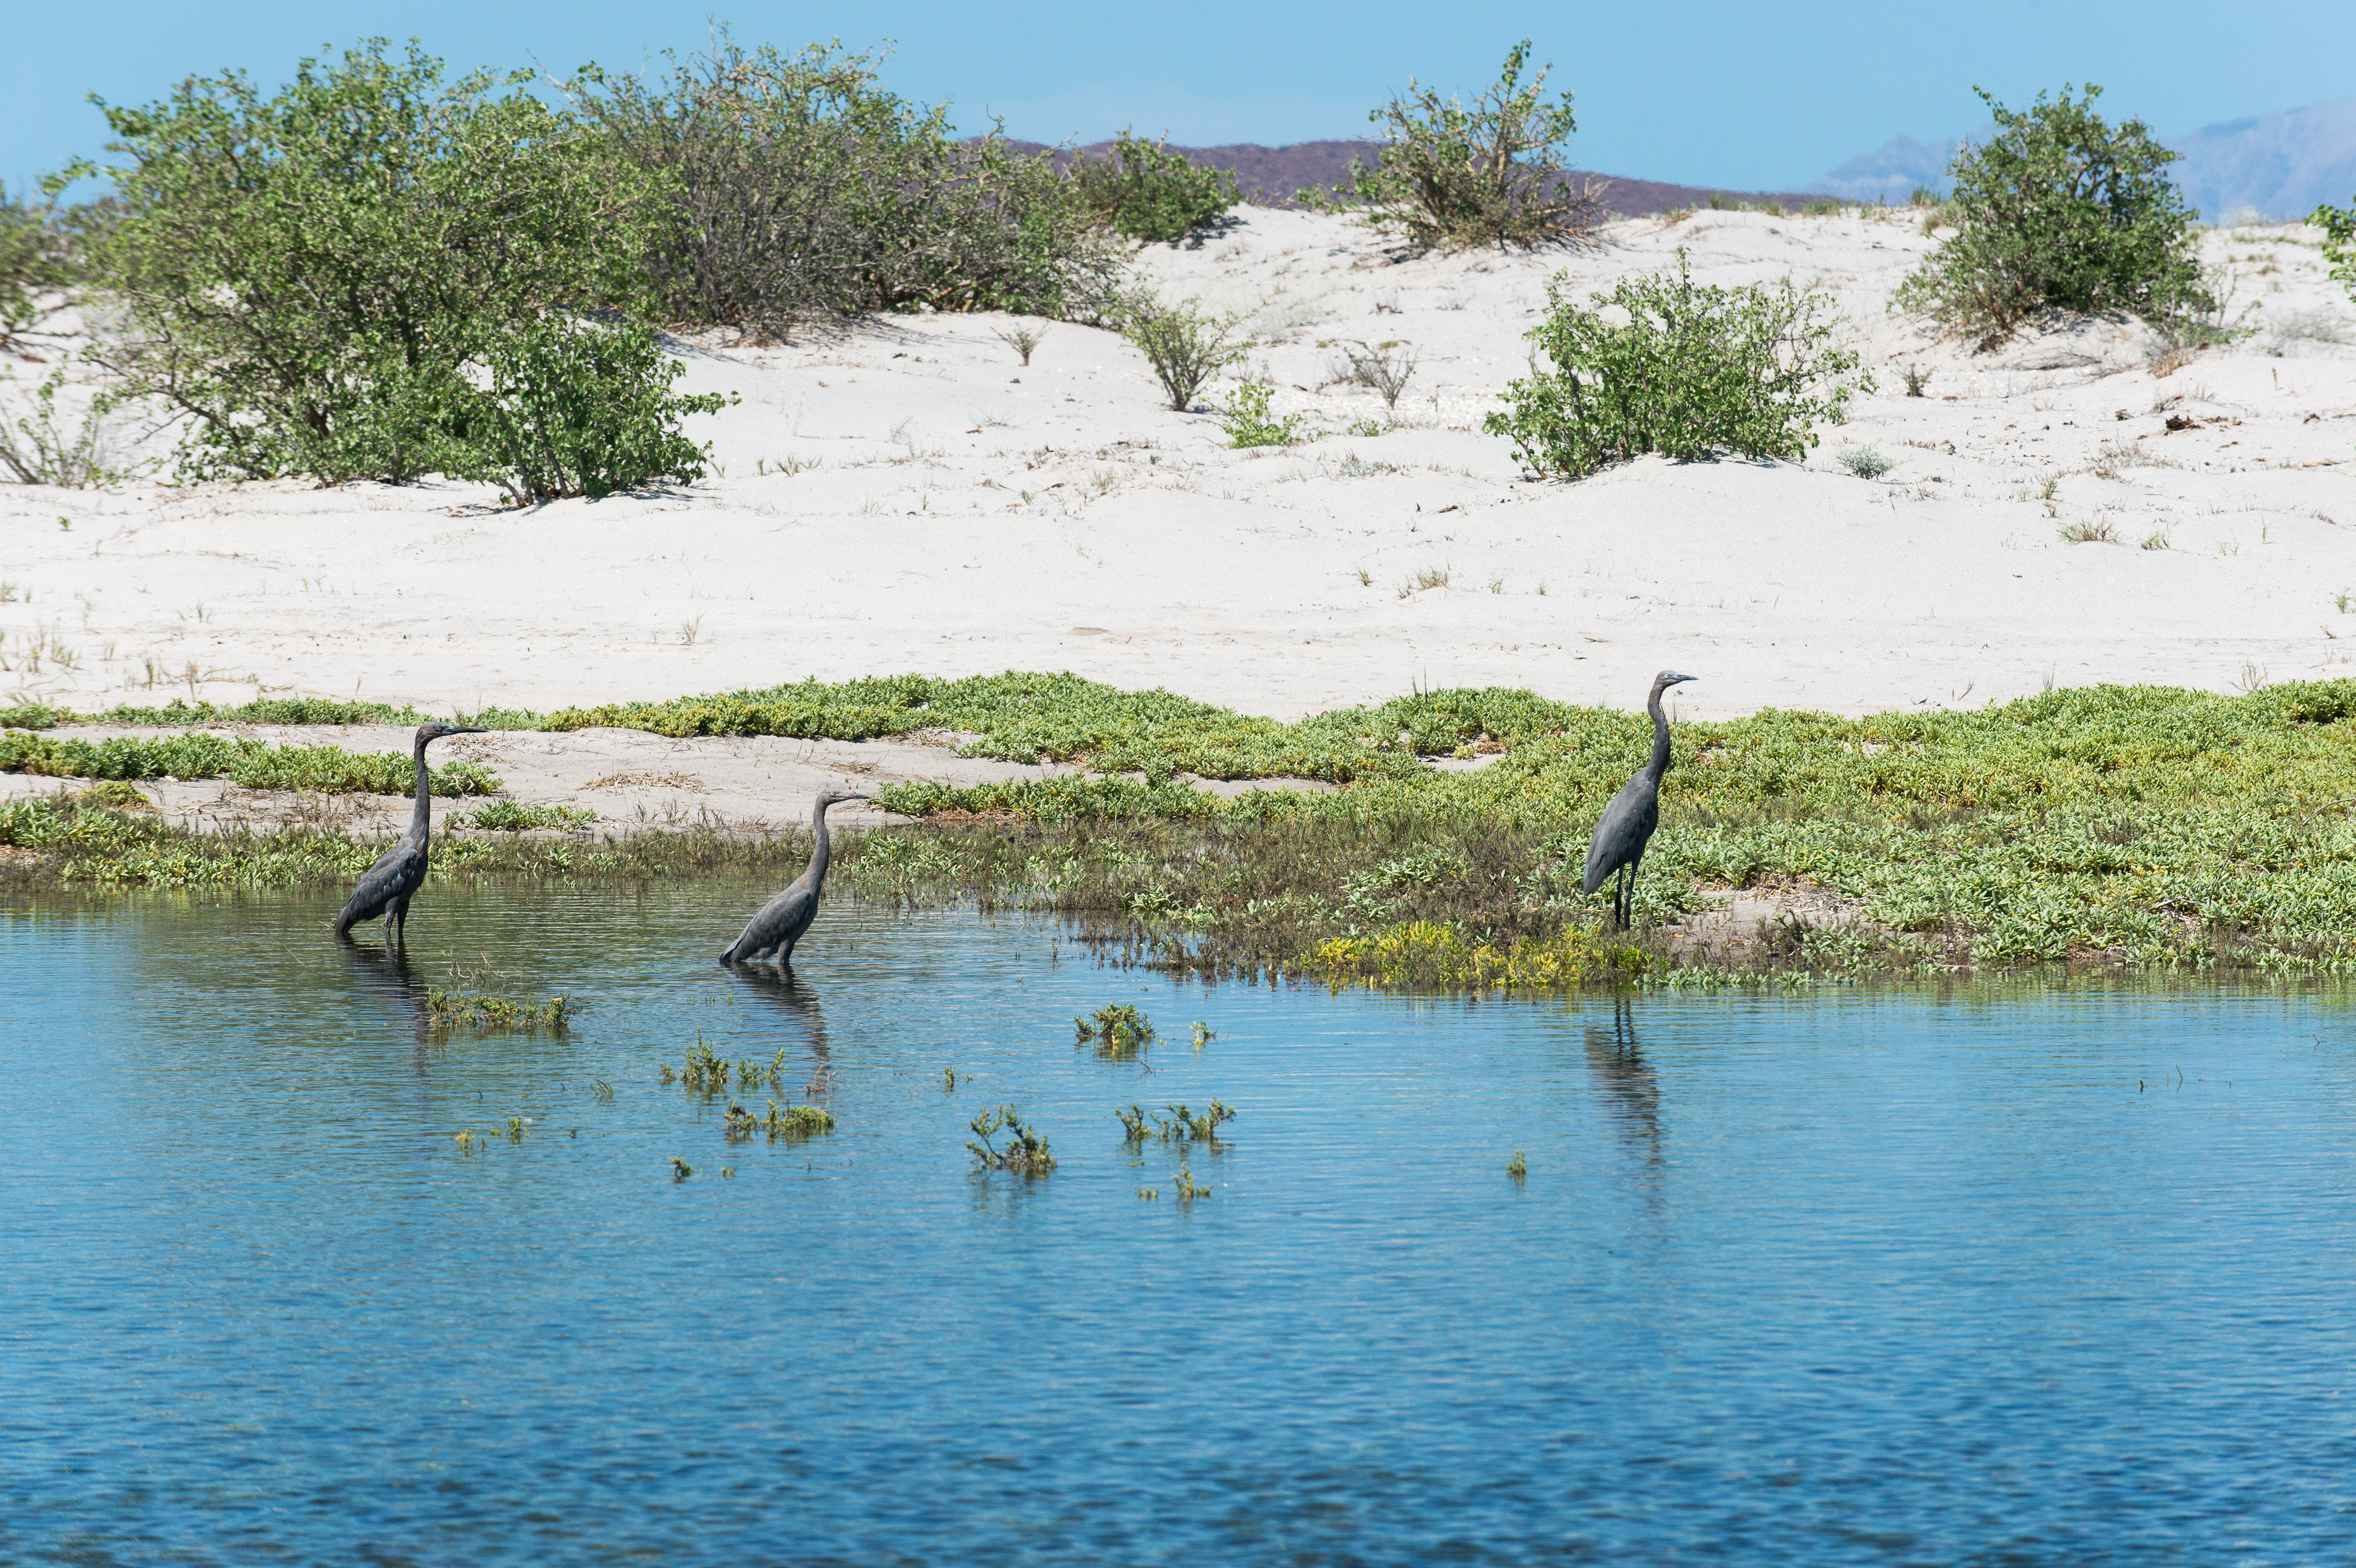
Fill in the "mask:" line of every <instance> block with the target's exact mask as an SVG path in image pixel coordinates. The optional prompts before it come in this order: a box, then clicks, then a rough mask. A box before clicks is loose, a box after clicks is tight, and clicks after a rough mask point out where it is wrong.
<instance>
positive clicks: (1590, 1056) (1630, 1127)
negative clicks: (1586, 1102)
mask: <svg viewBox="0 0 2356 1568" xmlns="http://www.w3.org/2000/svg"><path fill="white" fill-rule="evenodd" d="M1587 1065H1588V1069H1589V1071H1590V1072H1593V1073H1594V1074H1595V1082H1596V1086H1597V1087H1598V1088H1600V1089H1601V1090H1602V1091H1603V1093H1604V1097H1605V1100H1606V1103H1607V1106H1608V1109H1609V1111H1610V1114H1611V1115H1612V1120H1614V1121H1615V1122H1617V1123H1618V1124H1619V1125H1620V1131H1621V1133H1622V1136H1625V1137H1626V1138H1627V1139H1628V1141H1629V1142H1630V1143H1632V1144H1637V1145H1641V1146H1643V1147H1644V1150H1645V1153H1646V1156H1647V1157H1648V1159H1649V1160H1650V1161H1651V1162H1652V1163H1655V1164H1658V1163H1659V1161H1660V1158H1661V1083H1660V1077H1659V1074H1657V1073H1655V1072H1654V1071H1653V1069H1652V1067H1651V1066H1650V1064H1648V1063H1647V1062H1646V1061H1644V1052H1643V1051H1640V1050H1638V1049H1637V1045H1636V1019H1635V1015H1634V1012H1633V1009H1632V1008H1630V1006H1629V1004H1628V1002H1627V1000H1626V999H1625V998H1624V997H1623V998H1622V1000H1621V1001H1620V1003H1619V1005H1618V1006H1617V1007H1616V1008H1613V1009H1612V1027H1611V1028H1610V1029H1603V1028H1601V1027H1599V1026H1597V1025H1594V1024H1590V1025H1588V1026H1587Z"/></svg>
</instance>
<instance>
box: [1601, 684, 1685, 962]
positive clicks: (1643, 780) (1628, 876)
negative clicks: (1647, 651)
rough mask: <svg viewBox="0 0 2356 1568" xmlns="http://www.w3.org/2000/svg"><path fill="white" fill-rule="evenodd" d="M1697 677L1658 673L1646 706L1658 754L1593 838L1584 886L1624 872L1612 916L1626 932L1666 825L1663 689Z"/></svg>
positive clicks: (1608, 810)
mask: <svg viewBox="0 0 2356 1568" xmlns="http://www.w3.org/2000/svg"><path fill="white" fill-rule="evenodd" d="M1693 678H1694V677H1692V676H1689V675H1679V674H1678V673H1677V672H1676V671H1675V670H1673V669H1665V670H1663V671H1662V672H1661V673H1660V674H1658V675H1656V676H1655V677H1653V695H1652V696H1651V698H1650V699H1647V700H1646V701H1645V703H1644V710H1645V711H1646V712H1648V713H1650V714H1651V715H1652V716H1653V755H1652V759H1651V761H1649V762H1647V763H1645V764H1644V766H1643V767H1641V768H1638V769H1637V770H1636V775H1635V776H1634V777H1633V778H1632V779H1630V780H1629V781H1628V782H1627V783H1626V784H1624V785H1622V787H1621V790H1620V793H1619V794H1618V795H1613V796H1612V804H1611V805H1607V806H1605V807H1604V808H1603V816H1602V818H1601V820H1600V821H1598V822H1597V823H1596V825H1595V837H1593V838H1591V839H1590V840H1589V841H1588V845H1587V882H1586V886H1585V890H1584V891H1587V892H1588V893H1590V894H1592V893H1593V892H1594V891H1595V890H1596V889H1598V888H1600V887H1601V886H1602V885H1603V884H1604V883H1605V882H1606V881H1607V880H1610V878H1611V876H1612V872H1614V871H1618V872H1619V873H1621V877H1620V886H1619V889H1618V890H1617V891H1615V892H1613V894H1612V919H1613V921H1614V922H1615V923H1617V924H1618V925H1619V927H1620V929H1621V930H1622V931H1625V930H1627V929H1628V917H1629V913H1630V909H1631V906H1632V905H1633V902H1634V901H1635V895H1636V868H1637V866H1638V864H1639V863H1641V862H1642V861H1643V860H1644V846H1645V845H1646V844H1647V843H1649V842H1651V841H1652V837H1653V829H1654V828H1655V827H1659V826H1660V825H1661V775H1662V774H1663V773H1667V772H1668V771H1669V721H1668V719H1667V718H1666V717H1665V715H1664V714H1663V713H1662V712H1661V693H1663V692H1665V691H1666V690H1668V689H1669V688H1671V687H1673V686H1676V685H1677V684H1678V683H1679V682H1682V681H1688V680H1691V679H1693Z"/></svg>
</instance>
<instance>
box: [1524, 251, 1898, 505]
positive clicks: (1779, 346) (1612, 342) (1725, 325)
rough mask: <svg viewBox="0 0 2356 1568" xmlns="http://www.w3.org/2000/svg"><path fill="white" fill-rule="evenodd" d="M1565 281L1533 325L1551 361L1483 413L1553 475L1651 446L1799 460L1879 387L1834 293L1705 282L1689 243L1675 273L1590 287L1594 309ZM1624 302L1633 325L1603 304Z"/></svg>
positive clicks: (1682, 455) (1552, 288) (1558, 281)
mask: <svg viewBox="0 0 2356 1568" xmlns="http://www.w3.org/2000/svg"><path fill="white" fill-rule="evenodd" d="M1564 283H1565V279H1564V277H1563V276H1562V275H1561V274H1558V275H1557V276H1556V278H1555V279H1554V281H1553V282H1552V283H1549V284H1548V285H1547V301H1548V308H1547V317H1546V319H1545V320H1544V321H1542V322H1540V323H1539V324H1538V325H1537V326H1534V327H1532V328H1531V329H1530V331H1529V333H1528V334H1527V336H1529V338H1530V339H1531V341H1532V342H1534V343H1536V344H1537V346H1538V348H1539V350H1540V351H1541V352H1542V353H1543V354H1544V355H1545V356H1546V357H1547V359H1548V360H1549V361H1551V363H1552V367H1553V368H1551V369H1550V370H1547V371H1544V372H1541V373H1539V374H1537V375H1533V376H1531V377H1530V378H1528V379H1520V380H1515V381H1514V382H1512V383H1511V384H1510V385H1509V386H1508V388H1507V389H1506V390H1505V392H1504V393H1503V394H1502V396H1503V397H1504V398H1505V400H1506V401H1507V402H1508V403H1510V404H1511V405H1512V407H1511V408H1510V409H1509V410H1505V411H1497V412H1493V413H1491V414H1490V415H1489V416H1488V418H1487V419H1485V420H1484V421H1483V422H1482V428H1483V430H1485V431H1487V432H1489V433H1490V434H1491V435H1502V436H1507V437H1510V438H1511V439H1512V440H1513V443H1514V449H1515V453H1517V454H1518V455H1519V456H1520V458H1521V460H1522V461H1523V462H1524V463H1526V464H1529V466H1531V467H1532V468H1535V469H1537V470H1538V471H1539V472H1541V473H1548V474H1560V475H1566V476H1569V477H1572V478H1576V477H1578V476H1579V475H1584V474H1591V473H1593V472H1594V471H1595V470H1597V469H1598V468H1601V467H1602V466H1604V465H1605V464H1611V463H1620V462H1625V461H1626V460H1627V459H1629V458H1632V457H1635V456H1637V455H1639V454H1641V453H1647V452H1657V453H1662V454H1663V455H1665V456H1668V457H1673V458H1676V459H1678V460H1680V461H1692V460H1695V459H1698V458H1702V457H1707V456H1708V455H1709V454H1711V453H1715V452H1721V451H1724V452H1738V453H1742V454H1743V455H1744V456H1746V457H1776V458H1783V459H1787V460H1796V459H1798V458H1801V457H1804V456H1805V455H1806V454H1807V452H1808V449H1809V448H1810V447H1813V446H1814V445H1815V444H1816V442H1817V440H1818V437H1817V436H1816V435H1815V432H1814V430H1813V428H1812V427H1813V426H1815V424H1817V423H1819V422H1823V421H1832V422H1838V421H1839V420H1840V418H1841V414H1842V411H1843V410H1844V409H1845V408H1846V407H1847V402H1848V400H1849V399H1850V398H1851V397H1852V396H1854V395H1855V394H1857V393H1858V392H1861V391H1870V390H1871V389H1872V388H1873V378H1872V377H1871V376H1870V375H1869V374H1862V373H1859V372H1858V368H1857V367H1858V357H1857V355H1856V354H1855V353H1854V352H1852V351H1850V350H1848V349H1845V348H1840V347H1835V346H1834V343H1833V336H1834V332H1835V319H1836V318H1834V317H1833V314H1832V301H1831V300H1830V299H1829V298H1828V297H1827V296H1826V295H1824V294H1820V293H1801V292H1800V291H1799V290H1797V289H1796V288H1794V287H1793V285H1792V283H1791V280H1790V279H1788V278H1787V279H1785V280H1784V281H1783V283H1778V284H1774V285H1772V286H1771V285H1768V284H1763V283H1746V284H1744V285H1742V286H1741V287H1739V288H1719V287H1716V286H1705V285H1702V284H1698V283H1695V282H1694V281H1693V279H1692V277H1691V276H1690V275H1689V273H1688V272H1687V264H1686V253H1685V251H1682V250H1680V251H1678V252H1677V270H1676V272H1675V273H1669V272H1658V273H1655V274H1653V275H1651V276H1649V277H1639V278H1622V280H1621V281H1620V282H1619V283H1616V284H1614V285H1613V286H1612V292H1611V293H1598V294H1592V295H1590V300H1591V301H1592V302H1593V306H1594V308H1588V307H1583V306H1581V305H1580V304H1578V303H1577V302H1576V301H1574V300H1571V299H1569V297H1567V295H1566V293H1565V292H1564ZM1613 308H1616V309H1618V310H1620V311H1622V312H1624V313H1626V315H1627V321H1626V324H1625V325H1620V324H1617V323H1614V322H1613V321H1612V320H1611V319H1610V318H1608V317H1607V316H1606V315H1604V314H1603V313H1604V311H1605V310H1607V309H1613Z"/></svg>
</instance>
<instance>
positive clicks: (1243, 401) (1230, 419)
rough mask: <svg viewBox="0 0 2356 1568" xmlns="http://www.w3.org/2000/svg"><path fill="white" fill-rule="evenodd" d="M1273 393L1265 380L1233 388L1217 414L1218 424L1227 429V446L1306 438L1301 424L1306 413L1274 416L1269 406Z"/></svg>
mask: <svg viewBox="0 0 2356 1568" xmlns="http://www.w3.org/2000/svg"><path fill="white" fill-rule="evenodd" d="M1275 396H1276V389H1275V388H1273V387H1271V386H1269V385H1268V383H1266V382H1264V381H1246V382H1245V383H1243V385H1241V386H1239V387H1237V389H1235V391H1234V393H1233V394H1232V395H1230V396H1229V397H1228V399H1227V406H1226V409H1224V410H1223V411H1221V412H1220V414H1219V428H1220V429H1221V430H1224V431H1226V432H1227V444H1228V445H1229V446H1233V447H1245V446H1290V445H1291V444H1292V443H1295V442H1297V441H1304V440H1306V439H1308V438H1307V436H1306V434H1305V433H1304V432H1303V431H1302V429H1301V427H1302V426H1303V425H1305V424H1307V423H1308V422H1309V416H1308V415H1307V414H1286V415H1285V416H1284V417H1283V418H1282V419H1279V418H1277V417H1276V415H1275V413H1274V412H1272V411H1270V409H1269V400H1271V399H1272V398H1274V397H1275Z"/></svg>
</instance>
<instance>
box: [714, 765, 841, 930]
mask: <svg viewBox="0 0 2356 1568" xmlns="http://www.w3.org/2000/svg"><path fill="white" fill-rule="evenodd" d="M866 798H867V797H866V796H865V795H853V794H851V792H849V791H848V790H839V789H829V790H820V791H819V797H818V805H816V807H814V808H813V809H812V810H811V812H810V836H811V837H813V838H815V839H816V840H817V843H816V845H815V846H814V847H813V848H811V850H810V858H809V868H808V869H806V870H804V871H803V872H802V874H801V875H800V876H798V877H797V878H795V879H794V884H793V886H791V887H789V888H787V890H786V891H784V892H781V893H779V894H778V895H777V896H776V898H773V899H771V900H770V901H768V902H767V903H765V904H763V905H762V906H761V912H760V913H758V914H756V915H755V916H754V917H753V918H752V919H751V920H750V921H748V922H746V923H745V926H744V935H742V936H740V937H738V938H737V939H736V942H735V944H734V946H732V947H730V948H729V949H728V951H727V952H725V953H723V954H722V955H720V962H722V963H723V964H749V963H751V962H752V961H753V960H755V959H756V958H769V957H775V958H776V961H777V963H778V965H779V966H780V967H782V966H784V965H787V964H790V963H792V962H793V958H794V944H795V943H797V942H799V941H800V940H801V939H802V936H803V933H806V932H808V931H809V928H810V922H811V921H813V920H815V919H817V918H818V895H819V889H820V888H822V887H824V886H825V885H826V859H827V854H828V851H829V849H830V844H829V841H828V838H827V833H826V808H827V807H828V806H830V805H837V804H839V803H841V802H842V801H846V800H865V799H866Z"/></svg>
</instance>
